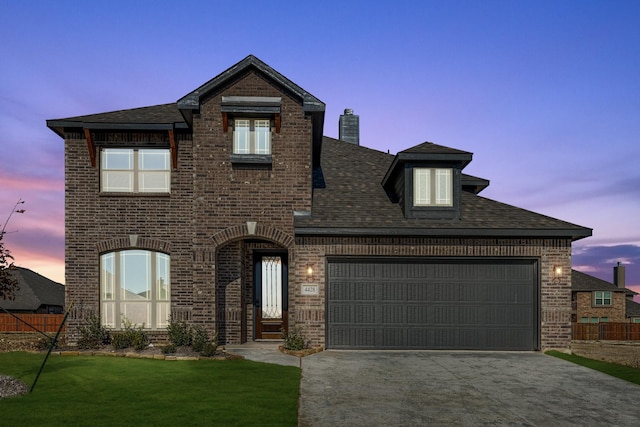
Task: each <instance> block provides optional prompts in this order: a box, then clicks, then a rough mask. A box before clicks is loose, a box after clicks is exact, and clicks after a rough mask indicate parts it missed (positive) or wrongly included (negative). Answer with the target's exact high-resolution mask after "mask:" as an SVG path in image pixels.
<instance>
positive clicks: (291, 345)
mask: <svg viewBox="0 0 640 427" xmlns="http://www.w3.org/2000/svg"><path fill="white" fill-rule="evenodd" d="M281 331H282V339H283V340H284V348H286V349H287V350H294V351H298V350H302V349H303V348H305V343H306V338H305V336H304V335H303V334H302V329H301V328H300V327H299V326H291V327H290V328H289V330H288V331H287V330H285V329H284V328H283V329H281Z"/></svg>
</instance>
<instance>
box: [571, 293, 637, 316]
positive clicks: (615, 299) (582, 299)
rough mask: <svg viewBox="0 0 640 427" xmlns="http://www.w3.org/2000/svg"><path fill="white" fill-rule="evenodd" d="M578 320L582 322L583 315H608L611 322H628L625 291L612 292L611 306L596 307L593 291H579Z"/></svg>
mask: <svg viewBox="0 0 640 427" xmlns="http://www.w3.org/2000/svg"><path fill="white" fill-rule="evenodd" d="M576 297H577V311H576V317H577V318H576V321H577V322H580V321H581V319H582V317H588V318H589V319H591V318H592V317H597V318H598V319H600V318H602V317H607V318H608V321H609V322H628V320H627V318H626V310H627V308H626V307H627V302H626V296H625V293H624V292H612V301H611V306H609V307H595V306H594V305H593V295H592V293H591V292H578V293H577V295H576Z"/></svg>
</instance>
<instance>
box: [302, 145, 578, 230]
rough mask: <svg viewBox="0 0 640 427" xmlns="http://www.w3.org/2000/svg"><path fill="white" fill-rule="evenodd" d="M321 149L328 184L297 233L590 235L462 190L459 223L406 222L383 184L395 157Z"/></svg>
mask: <svg viewBox="0 0 640 427" xmlns="http://www.w3.org/2000/svg"><path fill="white" fill-rule="evenodd" d="M423 145H424V144H423ZM414 148H415V147H414ZM322 150H323V151H322V153H323V154H322V169H323V174H324V181H325V184H326V186H325V187H324V188H316V189H315V190H314V195H313V207H312V210H311V214H310V215H299V216H296V217H295V220H294V224H295V227H296V233H298V234H370V235H374V234H375V235H381V234H389V235H395V234H404V235H439V236H465V235H473V236H492V237H493V236H504V235H508V236H521V237H525V236H558V237H560V236H564V237H572V238H574V239H578V238H582V237H586V236H589V235H591V230H590V229H588V228H585V227H581V226H578V225H575V224H571V223H568V222H565V221H561V220H558V219H555V218H551V217H548V216H544V215H540V214H537V213H534V212H531V211H527V210H525V209H520V208H517V207H514V206H510V205H506V204H504V203H500V202H496V201H493V200H490V199H486V198H484V197H480V196H478V195H475V194H471V193H468V192H462V201H461V219H460V220H451V221H442V220H429V219H407V218H405V217H404V214H403V212H402V209H401V207H400V206H399V205H398V204H397V203H392V202H391V201H390V200H389V197H388V196H387V193H386V192H385V190H384V189H383V187H382V185H381V181H382V178H383V177H384V176H385V174H386V173H387V170H388V169H389V166H390V165H391V163H392V162H393V160H394V156H392V155H389V154H386V153H383V152H380V151H376V150H372V149H369V148H366V147H362V146H358V145H354V144H347V143H344V142H341V141H338V140H335V139H332V138H327V137H325V138H324V141H323V149H322Z"/></svg>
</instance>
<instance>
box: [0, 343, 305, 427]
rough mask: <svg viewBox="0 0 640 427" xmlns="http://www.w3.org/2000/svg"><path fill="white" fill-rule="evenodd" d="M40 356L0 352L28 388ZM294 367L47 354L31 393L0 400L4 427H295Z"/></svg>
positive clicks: (4, 368)
mask: <svg viewBox="0 0 640 427" xmlns="http://www.w3.org/2000/svg"><path fill="white" fill-rule="evenodd" d="M43 358H44V355H43V354H37V353H36V354H34V353H24V352H13V353H0V374H4V375H11V376H13V377H15V378H19V379H21V380H22V381H24V382H25V383H27V385H28V386H29V387H31V384H32V383H33V380H34V379H35V376H36V374H37V372H38V369H39V367H40V364H41V362H42V360H43ZM299 384H300V369H298V368H295V367H290V366H278V365H271V364H265V363H258V362H252V361H249V360H225V361H220V360H196V361H186V360H185V361H166V360H153V359H129V358H122V357H106V356H51V357H50V358H49V360H48V362H47V365H46V367H45V369H44V371H43V373H42V374H41V376H40V379H39V380H38V383H37V385H36V387H35V389H34V391H33V393H31V394H28V395H25V396H20V397H13V398H9V399H0V414H1V415H0V419H1V420H2V424H3V425H15V426H22V425H32V426H37V425H91V426H100V425H109V426H112V425H119V426H125V425H131V426H141V425H154V426H162V425H178V426H189V425H223V426H233V425H253V424H259V425H270V426H271V425H273V426H295V425H297V404H298V388H299Z"/></svg>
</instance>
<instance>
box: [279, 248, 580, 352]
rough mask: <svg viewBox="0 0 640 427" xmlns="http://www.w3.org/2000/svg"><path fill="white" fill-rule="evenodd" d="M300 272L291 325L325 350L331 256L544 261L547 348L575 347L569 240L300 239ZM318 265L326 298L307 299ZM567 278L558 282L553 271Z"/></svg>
mask: <svg viewBox="0 0 640 427" xmlns="http://www.w3.org/2000/svg"><path fill="white" fill-rule="evenodd" d="M295 253H296V268H295V272H294V277H293V282H294V283H295V284H296V285H295V286H290V289H289V292H290V295H289V297H290V299H291V305H292V306H294V307H295V309H294V310H292V311H291V312H290V313H289V314H290V321H291V322H293V323H295V324H298V325H303V329H304V331H305V334H306V335H307V336H309V337H310V338H311V339H312V341H313V343H314V344H316V345H324V337H325V316H324V313H325V294H324V291H325V288H324V285H325V283H326V279H325V272H324V268H325V266H326V264H325V257H327V256H394V257H417V256H419V257H487V256H490V257H499V258H502V257H507V258H508V257H517V258H535V259H538V260H539V261H540V264H539V265H540V342H541V349H548V348H569V346H570V344H571V273H570V272H571V241H570V240H568V239H429V238H399V237H396V238H382V237H375V238H374V237H370V238H355V237H352V238H321V237H299V238H297V239H296V249H295ZM307 265H313V266H314V270H315V271H316V273H314V277H313V280H314V283H316V284H318V285H319V286H320V295H318V296H312V297H309V296H302V295H301V291H300V286H301V285H302V284H303V283H306V282H307V278H306V271H305V268H306V266H307ZM554 266H560V267H562V271H563V273H562V276H561V277H559V278H554V277H553V267H554Z"/></svg>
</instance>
